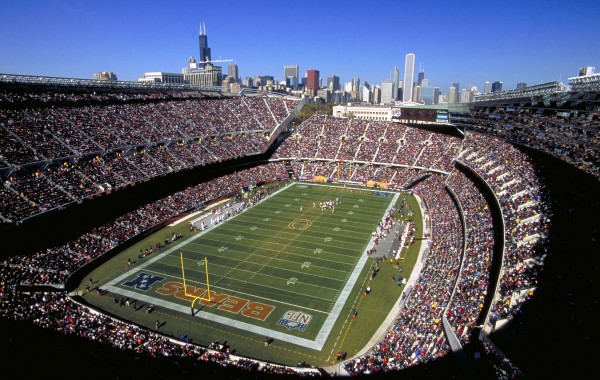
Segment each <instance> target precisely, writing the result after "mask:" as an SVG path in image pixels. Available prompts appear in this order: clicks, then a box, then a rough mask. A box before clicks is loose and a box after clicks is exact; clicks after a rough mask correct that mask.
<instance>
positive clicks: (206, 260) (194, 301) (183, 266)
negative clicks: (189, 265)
mask: <svg viewBox="0 0 600 380" xmlns="http://www.w3.org/2000/svg"><path fill="white" fill-rule="evenodd" d="M179 258H180V260H181V279H182V280H183V292H184V294H185V296H186V297H193V298H194V300H193V301H192V310H193V309H194V304H195V303H196V301H198V300H200V301H205V302H210V301H211V297H210V283H209V282H208V258H206V257H204V260H203V261H204V272H205V273H206V293H205V294H207V295H208V298H207V297H199V296H196V295H194V294H189V293H188V292H187V285H186V283H185V265H184V263H183V252H179Z"/></svg>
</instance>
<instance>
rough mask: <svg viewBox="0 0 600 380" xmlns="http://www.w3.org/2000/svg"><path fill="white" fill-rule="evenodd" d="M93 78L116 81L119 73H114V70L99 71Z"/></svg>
mask: <svg viewBox="0 0 600 380" xmlns="http://www.w3.org/2000/svg"><path fill="white" fill-rule="evenodd" d="M92 79H94V80H104V81H115V80H118V79H117V74H115V73H113V72H112V71H102V72H99V73H95V74H94V75H93V76H92Z"/></svg>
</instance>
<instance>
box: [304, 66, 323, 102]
mask: <svg viewBox="0 0 600 380" xmlns="http://www.w3.org/2000/svg"><path fill="white" fill-rule="evenodd" d="M319 74H320V73H319V70H312V69H311V70H308V71H307V72H306V93H307V94H308V95H310V96H317V91H319V82H320V77H319Z"/></svg>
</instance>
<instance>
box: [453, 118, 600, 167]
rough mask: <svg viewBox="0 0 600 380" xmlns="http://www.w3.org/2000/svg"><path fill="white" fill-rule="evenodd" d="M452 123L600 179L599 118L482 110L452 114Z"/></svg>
mask: <svg viewBox="0 0 600 380" xmlns="http://www.w3.org/2000/svg"><path fill="white" fill-rule="evenodd" d="M451 121H452V122H453V123H456V124H459V125H463V126H465V127H466V128H467V129H468V130H473V131H476V132H482V133H485V134H489V135H494V136H498V137H500V138H502V139H505V140H507V141H511V142H514V143H517V144H523V145H526V146H529V147H531V148H534V149H537V150H541V151H543V152H546V153H549V154H551V155H553V156H555V157H558V158H559V159H561V160H563V161H566V162H569V163H571V164H572V165H575V166H577V167H578V168H580V169H581V170H585V171H586V172H588V173H590V174H592V175H594V176H595V177H596V178H600V164H599V162H600V142H599V140H598V138H599V130H598V126H599V125H600V121H599V120H598V116H593V118H590V117H588V116H586V114H583V113H582V114H580V115H576V114H574V113H571V112H569V113H566V114H565V115H563V116H559V115H558V114H553V115H548V114H546V113H537V112H534V111H532V110H529V109H528V110H526V111H522V112H518V113H517V112H503V113H498V112H496V111H495V110H482V111H480V112H472V113H468V114H452V115H451Z"/></svg>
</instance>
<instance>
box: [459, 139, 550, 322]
mask: <svg viewBox="0 0 600 380" xmlns="http://www.w3.org/2000/svg"><path fill="white" fill-rule="evenodd" d="M458 159H459V160H460V161H461V162H463V163H465V164H466V165H468V166H469V167H470V168H471V169H473V170H474V171H475V172H477V173H478V175H479V176H480V177H481V178H483V179H484V180H485V181H486V182H487V183H488V185H489V186H490V187H491V189H492V191H493V192H494V194H495V196H496V197H497V199H498V202H499V204H500V208H501V211H502V216H503V221H504V233H505V240H504V256H503V266H502V274H501V279H500V283H499V289H498V290H499V293H498V299H497V301H496V303H495V307H494V308H493V310H492V312H491V315H490V318H489V320H488V323H489V324H491V325H493V324H494V323H495V322H496V321H497V320H498V319H503V318H508V317H510V316H511V315H512V314H514V313H515V312H517V311H518V310H519V308H520V303H518V302H514V300H515V297H514V296H516V295H518V294H519V293H521V292H525V293H526V292H527V291H528V290H530V289H532V288H533V287H535V285H536V283H537V277H538V275H539V273H540V271H541V270H542V269H543V265H544V261H543V258H544V252H543V249H544V247H543V245H540V244H536V242H538V240H540V239H542V238H544V237H545V236H546V233H547V230H548V228H549V220H550V218H549V215H547V213H548V211H547V210H548V207H546V205H545V204H544V201H543V199H542V198H541V197H540V193H541V191H542V189H541V184H540V183H539V181H538V179H537V176H536V174H535V170H534V167H533V165H532V164H531V162H530V161H529V160H528V159H527V157H526V156H525V155H524V154H523V153H521V152H520V151H519V150H517V149H516V148H515V147H513V146H512V145H510V144H509V143H507V142H505V141H503V140H501V139H499V138H495V137H489V136H485V135H482V134H479V133H469V134H468V135H467V137H466V139H465V143H464V148H463V150H462V151H461V153H460V154H459V157H458Z"/></svg>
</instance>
